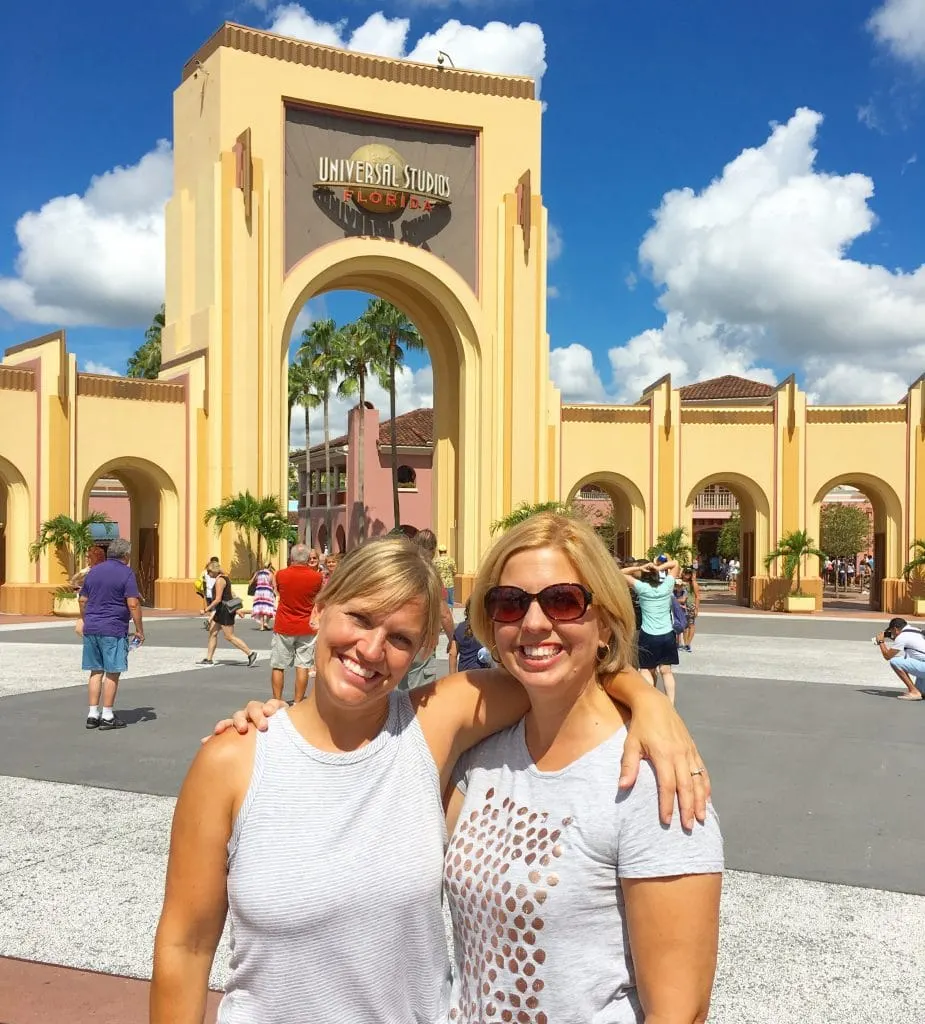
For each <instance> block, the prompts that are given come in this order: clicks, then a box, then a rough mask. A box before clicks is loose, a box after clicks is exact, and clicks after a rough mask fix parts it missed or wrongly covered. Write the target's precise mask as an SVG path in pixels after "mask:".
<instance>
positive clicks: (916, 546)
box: [903, 540, 925, 580]
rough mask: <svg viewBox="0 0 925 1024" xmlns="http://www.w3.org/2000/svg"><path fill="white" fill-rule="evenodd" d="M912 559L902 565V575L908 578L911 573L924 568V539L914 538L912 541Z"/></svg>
mask: <svg viewBox="0 0 925 1024" xmlns="http://www.w3.org/2000/svg"><path fill="white" fill-rule="evenodd" d="M911 551H912V560H911V561H909V562H906V564H905V565H904V566H903V576H905V577H906V579H907V580H908V579H909V577H910V576H912V574H913V573H916V574H918V570H920V569H923V568H925V540H914V541H913V542H912V547H911Z"/></svg>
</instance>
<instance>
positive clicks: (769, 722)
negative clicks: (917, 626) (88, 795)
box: [0, 617, 925, 894]
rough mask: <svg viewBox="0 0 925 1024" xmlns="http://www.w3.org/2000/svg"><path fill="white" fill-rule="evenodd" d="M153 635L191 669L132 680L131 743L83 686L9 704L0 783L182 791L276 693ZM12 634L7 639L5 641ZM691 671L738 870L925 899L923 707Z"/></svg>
mask: <svg viewBox="0 0 925 1024" xmlns="http://www.w3.org/2000/svg"><path fill="white" fill-rule="evenodd" d="M809 625H812V626H813V627H814V628H815V629H816V630H818V631H821V632H825V633H827V634H828V636H829V639H830V640H831V639H832V638H833V634H834V636H836V637H838V636H839V635H840V634H843V633H845V632H847V633H849V634H850V635H849V636H847V637H844V639H846V640H847V639H851V640H854V641H857V640H864V639H866V637H867V636H868V635H869V634H870V633H871V628H870V625H869V624H868V623H866V622H862V623H846V622H833V621H831V620H826V621H822V620H820V621H819V622H818V623H809ZM701 626H702V631H703V632H704V633H711V632H713V630H714V627H724V628H726V629H729V628H730V627H733V628H734V629H735V631H736V633H738V634H739V635H740V636H741V634H742V633H743V632H746V630H745V629H744V627H748V629H749V630H751V629H762V628H763V629H765V630H768V631H770V630H772V629H773V630H774V634H773V635H775V636H777V637H780V636H781V632H782V631H783V632H784V633H785V634H786V632H787V631H789V630H795V631H796V632H797V634H798V635H801V636H805V628H806V627H805V626H804V622H803V621H802V620H788V619H781V618H777V619H772V620H767V619H747V620H746V619H742V618H740V617H736V618H735V619H734V620H732V619H731V618H726V619H718V618H717V619H704V620H701ZM147 633H148V643H149V645H154V646H160V645H164V646H168V645H170V646H173V647H179V648H182V649H189V651H190V668H189V670H187V671H182V672H169V673H167V674H163V675H157V676H146V677H141V678H135V679H133V678H132V677H131V676H128V677H126V678H125V679H124V681H123V684H122V687H121V688H120V695H119V701H118V706H119V713H120V715H122V717H123V718H124V719H125V720H126V721H128V722H129V723H130V727H129V728H127V729H125V730H124V731H122V732H115V733H106V734H99V733H97V732H93V731H87V730H85V729H84V728H83V713H84V706H85V690H84V688H83V686H71V687H67V688H63V689H55V690H48V691H39V692H30V693H21V694H17V695H14V696H9V697H6V698H4V699H3V701H2V702H0V775H7V776H18V777H23V778H30V779H40V780H50V781H56V782H65V783H76V784H81V785H95V786H100V787H104V788H110V789H117V790H126V791H130V792H137V793H150V794H162V795H175V794H176V792H177V791H178V789H179V786H180V783H181V781H182V779H183V776H184V773H185V771H186V768H187V766H188V764H189V761H190V760H191V758H192V757H193V756H194V754H195V752H196V750H197V748H198V743H199V739H200V737H201V736H203V735H205V734H206V733H207V732H209V731H210V730H211V728H212V726H213V724H214V722H215V721H216V719H217V718H219V717H222V716H224V715H226V714H228V713H230V712H231V711H232V710H233V709H235V708H237V707H240V706H242V705H243V703H244V702H246V701H247V700H248V699H251V698H255V697H256V698H260V697H264V696H269V667H268V664H267V660H266V656H265V654H264V655H263V657H262V660H261V661H259V662H258V663H257V665H256V666H255V667H254V668H252V669H247V668H246V667H244V665H243V662H242V661H241V656H240V655H239V654H238V652H237V651H234V650H232V649H230V648H229V647H228V646H227V645H224V644H222V645H221V646H220V647H219V652H218V655H217V659H218V664H217V666H216V667H215V668H212V669H203V668H195V667H194V666H193V661H194V660H195V658H196V657H198V656H199V650H201V648H202V647H203V645H204V635H205V631H204V630H203V629H202V628H201V626H200V625H199V624H198V622H197V621H196V620H174V621H168V620H151V621H150V622H149V624H148V630H147ZM239 633H240V635H242V636H243V637H244V638H245V639H246V640H247V642H248V643H249V644H250V645H251V646H252V647H254V648H255V649H257V650H260V651H261V652H264V651H266V649H267V648H268V647H269V636H270V634H268V633H260V632H258V631H256V630H254V629H253V628H252V626H251V625H250V623H249V622H245V623H243V624H242V626H241V627H239ZM718 633H719V636H720V637H721V636H722V628H720V629H719V630H718ZM754 635H755V636H756V638H757V637H760V636H761V635H762V634H761V633H758V632H756V633H754ZM15 636H16V640H17V641H18V642H21V643H22V642H27V643H34V644H44V643H66V644H68V645H73V646H74V648H75V650H74V656H75V658H77V657H78V656H79V655H78V650H77V645H78V639H77V638H76V637H75V636H74V635H73V633H72V632H71V631H70V630H62V629H48V630H31V631H26V630H23V631H17V633H16V634H15ZM13 637H14V634H13V633H12V632H4V633H0V644H2V643H4V642H7V641H12V640H13ZM757 642H758V643H760V640H757ZM197 648H198V649H199V650H197ZM854 650H855V651H857V650H858V645H857V644H855V645H854ZM152 653H153V652H152ZM864 653H866V651H865V652H864ZM853 656H854V657H857V655H856V654H854V655H853ZM441 668H443V669H444V670H445V663H444V664H443V665H442V666H441ZM877 668H878V670H879V666H877ZM681 670H682V671H681V675H680V677H679V700H678V706H679V709H680V711H681V713H682V714H683V715H684V717H685V719H686V720H687V722H688V724H689V725H690V728H691V730H692V732H693V733H694V735H695V736H696V738H697V741H698V744H699V746H700V748H701V751H702V753H703V755H704V757H705V758H706V761H707V763H708V765H709V766H710V770H711V775H712V779H713V785H714V795H715V803H716V806H717V808H718V809H719V813H720V816H721V819H722V823H723V831H724V834H725V837H726V844H727V856H728V864H729V866H730V867H732V868H738V869H741V870H745V871H755V872H760V873H768V874H774V875H784V876H792V877H798V878H804V879H813V880H819V881H826V882H841V883H848V884H853V885H861V886H872V887H875V888H881V889H891V890H894V891H899V892H909V893H923V894H925V872H923V871H922V867H921V865H922V851H923V850H925V817H923V816H922V815H920V814H917V813H910V808H914V807H916V806H918V805H920V797H919V790H920V786H921V783H922V780H923V777H925V702H922V703H920V704H909V703H906V702H901V701H897V700H895V699H892V698H893V697H895V694H896V692H897V691H896V690H895V689H893V690H890V689H888V688H887V684H888V683H889V681H890V680H889V678H888V675H889V673H888V670H887V669H886V667H885V666H884V667H883V672H882V675H881V676H874V677H872V682H871V684H870V685H866V686H855V685H841V686H836V685H831V684H829V683H818V682H813V681H812V680H807V681H805V682H796V681H784V680H781V679H780V678H778V679H766V680H762V679H748V678H730V677H728V676H727V677H718V676H713V675H706V674H704V675H699V674H697V662H696V656H694V658H693V659H691V658H688V660H685V661H684V662H683V663H682V666H681ZM880 683H883V684H884V685H883V686H881V685H879V684H880ZM288 685H289V686H291V680H290V681H289V682H288ZM887 698H889V699H887Z"/></svg>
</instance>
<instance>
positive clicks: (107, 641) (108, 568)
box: [80, 538, 145, 731]
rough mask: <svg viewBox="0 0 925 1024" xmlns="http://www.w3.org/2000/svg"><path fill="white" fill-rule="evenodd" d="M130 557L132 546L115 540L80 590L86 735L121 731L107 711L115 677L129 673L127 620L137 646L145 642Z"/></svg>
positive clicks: (115, 686)
mask: <svg viewBox="0 0 925 1024" xmlns="http://www.w3.org/2000/svg"><path fill="white" fill-rule="evenodd" d="M131 552H132V545H131V544H130V543H129V542H128V541H127V540H123V539H121V538H118V539H116V540H114V541H113V542H112V543H111V544H110V545H109V550H108V551H107V552H106V561H105V562H101V563H100V564H99V565H95V566H94V567H93V568H92V569H91V570H90V571H89V572H88V573H87V576H86V579H85V580H84V582H83V586H82V587H81V588H80V618H81V622H82V625H83V638H84V650H83V669H84V671H85V672H89V673H90V683H89V689H88V696H89V707H88V709H87V728H88V729H100V730H101V731H108V730H109V729H124V728H125V722H123V721H122V719H121V718H117V717H116V715H115V714H114V713H113V710H112V706H113V704H115V702H116V691H117V690H118V688H119V676H120V675H121V674H122V673H123V672H124V671H125V670H126V669H127V668H128V624H129V619H131V620H132V621H133V622H134V623H135V636H136V637H137V639H138V642H139V643H144V639H145V634H144V628H143V627H142V624H141V602H140V597H141V595H140V594H139V592H138V581H137V580H136V579H135V573H134V572H132V570H131V569H130V568H129V567H128V558H129V555H130V554H131ZM101 693H102V698H103V710H102V714H101V713H100V695H101Z"/></svg>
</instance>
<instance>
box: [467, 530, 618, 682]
mask: <svg viewBox="0 0 925 1024" xmlns="http://www.w3.org/2000/svg"><path fill="white" fill-rule="evenodd" d="M537 548H555V549H556V550H558V551H561V552H562V553H563V554H564V555H565V557H566V558H567V559H568V560H569V561H570V562H571V563H572V565H573V567H574V569H575V577H576V578H575V579H571V580H560V581H559V582H561V583H583V584H584V585H585V586H586V587H587V588H588V589H589V590H590V591H591V594H592V607H594V608H596V609H597V614H598V616H599V617H600V620H601V622H602V623H603V625H604V626H606V627H607V628H608V629H609V630H610V634H611V637H610V642H609V644H608V648H609V650H608V653H607V656H606V657H605V658H602V659H600V661H599V662H598V667H597V672H598V674H599V675H613V674H614V673H616V672H619V671H621V670H622V669H624V668H627V667H628V666H632V667H635V665H636V615H635V613H634V612H633V602H632V599H631V597H630V592H629V586H628V584H627V582H626V577H625V576H624V575H623V573H622V572H620V570H619V569H618V568H617V567H616V565H615V564H614V560H613V556H612V555H611V554H610V552H609V551H608V550H607V548H605V547H604V544H603V542H602V541H601V539H600V537H598V535H597V533H595V531H594V529H593V528H592V527H591V526H590V524H588V523H586V522H585V521H584V520H582V519H576V518H573V517H571V516H563V515H557V514H556V513H554V512H540V513H537V515H534V516H530V518H529V519H525V520H524V521H523V522H522V523H519V524H518V525H517V526H513V527H511V529H509V530H507V531H505V532H504V533H503V534H502V535H501V537H500V538H499V539H498V540H497V541H496V542H495V544H494V545H493V546H492V548H491V549H490V550H489V552H488V554H487V555H486V556H485V558H484V560H483V561H482V564H481V566H480V568H479V571H478V573H477V575H476V577H475V584H474V586H473V589H472V597H471V599H470V600H471V602H472V603H471V607H470V611H469V623H470V625H471V627H472V632H473V633H474V634H475V635H476V636H477V637H478V638H479V640H481V641H482V643H483V644H485V645H486V646H487V647H489V648H491V647H492V646H493V645H494V623H493V622H492V621H491V619H490V618H489V617H488V613H487V612H486V611H485V595H486V594H487V593H488V591H489V590H490V589H491V588H492V587H495V586H497V585H498V581H499V580H500V579H501V574H502V572H503V571H504V566H505V565H506V564H507V561H508V559H509V558H511V556H512V555H516V554H518V552H521V551H531V550H536V549H537Z"/></svg>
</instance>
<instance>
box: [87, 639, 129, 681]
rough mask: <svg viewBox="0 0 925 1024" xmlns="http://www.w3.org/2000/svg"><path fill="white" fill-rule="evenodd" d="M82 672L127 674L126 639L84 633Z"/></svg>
mask: <svg viewBox="0 0 925 1024" xmlns="http://www.w3.org/2000/svg"><path fill="white" fill-rule="evenodd" d="M83 670H84V672H108V673H109V674H110V675H117V674H118V673H120V672H127V671H128V637H127V636H99V635H98V634H96V633H91V634H89V635H88V634H86V633H84V654H83Z"/></svg>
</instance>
